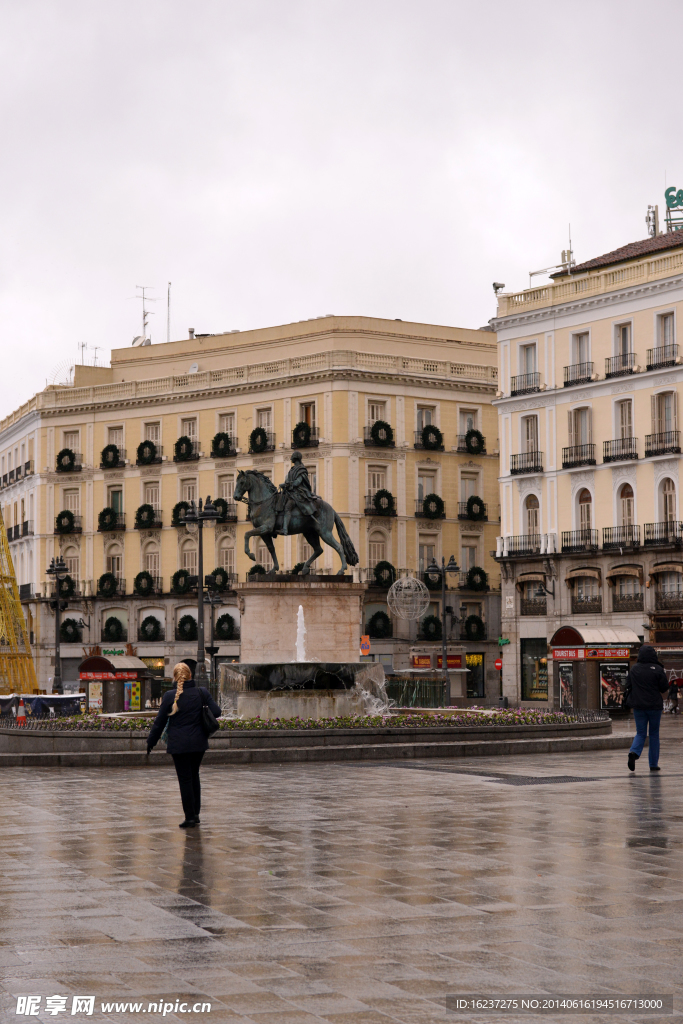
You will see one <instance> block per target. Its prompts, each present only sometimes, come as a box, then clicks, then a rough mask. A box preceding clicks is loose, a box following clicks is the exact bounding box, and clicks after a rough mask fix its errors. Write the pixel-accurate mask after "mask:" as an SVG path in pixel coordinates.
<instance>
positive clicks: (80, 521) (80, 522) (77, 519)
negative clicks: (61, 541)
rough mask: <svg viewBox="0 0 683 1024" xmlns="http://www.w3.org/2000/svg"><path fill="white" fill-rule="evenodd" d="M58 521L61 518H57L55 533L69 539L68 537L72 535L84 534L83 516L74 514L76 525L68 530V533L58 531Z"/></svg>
mask: <svg viewBox="0 0 683 1024" xmlns="http://www.w3.org/2000/svg"><path fill="white" fill-rule="evenodd" d="M60 514H61V513H60ZM58 519H59V516H55V533H63V534H65V536H67V537H68V535H69V534H70V533H83V516H77V515H76V514H75V513H74V525H73V526H72V528H71V529H70V530H67V531H64V530H58V529H57V521H58Z"/></svg>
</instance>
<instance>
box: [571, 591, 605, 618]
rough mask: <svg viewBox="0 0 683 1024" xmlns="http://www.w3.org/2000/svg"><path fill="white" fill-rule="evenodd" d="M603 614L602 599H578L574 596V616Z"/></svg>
mask: <svg viewBox="0 0 683 1024" xmlns="http://www.w3.org/2000/svg"><path fill="white" fill-rule="evenodd" d="M600 614H602V597H600V596H595V597H577V596H576V595H574V594H572V615H600Z"/></svg>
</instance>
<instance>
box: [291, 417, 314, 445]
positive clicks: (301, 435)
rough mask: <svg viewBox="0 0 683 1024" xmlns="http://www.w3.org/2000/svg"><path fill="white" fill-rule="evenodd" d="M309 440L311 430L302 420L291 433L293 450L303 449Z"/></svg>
mask: <svg viewBox="0 0 683 1024" xmlns="http://www.w3.org/2000/svg"><path fill="white" fill-rule="evenodd" d="M310 440H311V428H310V426H309V425H308V423H305V422H304V421H303V420H302V421H301V423H297V425H296V426H295V427H294V430H293V431H292V441H293V442H294V447H295V448H305V447H306V445H307V444H309V442H310Z"/></svg>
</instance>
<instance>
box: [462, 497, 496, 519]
mask: <svg viewBox="0 0 683 1024" xmlns="http://www.w3.org/2000/svg"><path fill="white" fill-rule="evenodd" d="M468 504H469V502H467V501H459V502H458V519H470V520H472V521H473V522H480V523H486V522H488V518H489V507H488V505H487V504H486V502H485V501H482V503H481V505H480V508H481V509H482V511H483V513H484V514H483V515H470V513H469V511H468V509H467V506H468Z"/></svg>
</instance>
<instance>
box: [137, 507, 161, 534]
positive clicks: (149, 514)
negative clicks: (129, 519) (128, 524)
mask: <svg viewBox="0 0 683 1024" xmlns="http://www.w3.org/2000/svg"><path fill="white" fill-rule="evenodd" d="M156 521H157V514H156V512H155V511H154V505H150V504H149V503H145V504H144V505H140V507H139V509H138V510H137V512H136V513H135V525H136V527H137V529H138V530H151V528H152V527H153V526H154V525H155V523H156Z"/></svg>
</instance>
